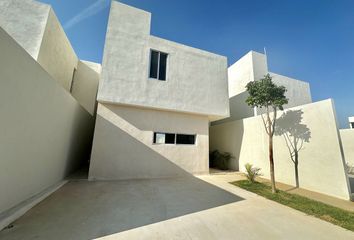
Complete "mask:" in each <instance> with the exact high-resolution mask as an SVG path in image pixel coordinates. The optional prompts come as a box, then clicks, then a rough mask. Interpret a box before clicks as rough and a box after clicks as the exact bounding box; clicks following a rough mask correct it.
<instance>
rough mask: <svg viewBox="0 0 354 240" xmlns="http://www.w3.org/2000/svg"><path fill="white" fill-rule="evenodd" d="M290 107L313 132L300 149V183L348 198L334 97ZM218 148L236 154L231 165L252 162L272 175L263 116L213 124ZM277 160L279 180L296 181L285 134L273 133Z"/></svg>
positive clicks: (212, 145)
mask: <svg viewBox="0 0 354 240" xmlns="http://www.w3.org/2000/svg"><path fill="white" fill-rule="evenodd" d="M290 110H291V111H297V110H300V111H302V114H300V115H301V116H300V119H301V124H304V125H305V126H306V127H307V128H308V129H309V130H310V132H311V137H310V139H309V142H308V143H307V142H305V143H304V145H303V149H302V150H300V151H299V182H300V187H301V188H304V189H308V190H312V191H316V192H320V193H324V194H327V195H331V196H334V197H338V198H342V199H346V200H348V199H349V191H350V190H349V185H348V177H347V175H346V173H345V168H344V159H343V157H342V152H341V147H340V141H339V132H338V128H337V123H336V117H335V113H334V108H333V103H332V101H331V100H325V101H321V102H316V103H312V104H307V105H304V106H300V107H295V108H291V109H290ZM279 116H281V113H280V114H279ZM291 119H292V120H289V122H286V123H285V125H288V127H290V126H291V123H290V121H293V120H294V118H293V117H292V118H291ZM215 149H218V150H220V151H227V152H230V153H232V154H233V155H234V156H235V159H234V161H233V162H232V164H231V167H232V168H234V169H239V170H240V171H245V169H244V165H245V164H246V163H247V162H249V163H252V164H253V165H254V166H256V167H260V168H261V169H262V174H264V175H263V176H264V177H265V178H269V160H268V136H267V134H266V133H265V130H264V126H263V123H262V120H261V116H257V117H251V118H247V119H243V120H238V121H231V122H227V123H223V124H219V125H215V126H212V127H211V128H210V150H211V151H212V150H215ZM274 161H275V177H276V180H277V181H279V182H283V183H286V184H290V185H295V176H294V164H293V163H292V161H291V158H290V154H289V151H288V148H287V146H286V143H285V140H284V137H283V136H275V137H274Z"/></svg>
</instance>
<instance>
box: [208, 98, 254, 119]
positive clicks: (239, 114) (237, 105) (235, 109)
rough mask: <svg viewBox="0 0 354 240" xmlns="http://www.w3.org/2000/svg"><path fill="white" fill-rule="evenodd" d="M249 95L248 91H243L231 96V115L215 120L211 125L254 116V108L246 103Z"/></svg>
mask: <svg viewBox="0 0 354 240" xmlns="http://www.w3.org/2000/svg"><path fill="white" fill-rule="evenodd" d="M248 96H249V94H248V93H247V92H242V93H239V94H237V95H234V96H232V97H230V99H229V100H230V117H227V118H224V119H221V120H218V121H214V122H212V123H211V125H217V124H220V123H224V122H230V121H234V120H240V119H243V118H248V117H253V116H254V115H255V111H254V108H252V107H250V106H248V105H247V104H246V99H247V97H248Z"/></svg>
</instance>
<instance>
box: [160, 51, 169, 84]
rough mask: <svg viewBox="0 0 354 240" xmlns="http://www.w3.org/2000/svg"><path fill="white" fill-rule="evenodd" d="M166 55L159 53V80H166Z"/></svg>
mask: <svg viewBox="0 0 354 240" xmlns="http://www.w3.org/2000/svg"><path fill="white" fill-rule="evenodd" d="M166 65H167V54H166V53H160V67H159V80H162V81H165V80H166Z"/></svg>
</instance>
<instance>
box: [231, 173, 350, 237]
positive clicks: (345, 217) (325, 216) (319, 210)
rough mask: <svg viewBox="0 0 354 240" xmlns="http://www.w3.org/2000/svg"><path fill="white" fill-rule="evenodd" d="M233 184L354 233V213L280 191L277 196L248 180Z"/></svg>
mask: <svg viewBox="0 0 354 240" xmlns="http://www.w3.org/2000/svg"><path fill="white" fill-rule="evenodd" d="M232 184H233V185H235V186H238V187H240V188H243V189H246V190H248V191H250V192H254V193H256V194H258V195H261V196H263V197H265V198H267V199H270V200H273V201H275V202H278V203H280V204H283V205H286V206H289V207H291V208H294V209H296V210H299V211H301V212H304V213H306V214H308V215H312V216H315V217H318V218H320V219H322V220H325V221H327V222H330V223H333V224H336V225H338V226H341V227H343V228H346V229H348V230H351V231H354V212H350V211H346V210H343V209H340V208H337V207H333V206H331V205H327V204H325V203H322V202H318V201H315V200H312V199H309V198H306V197H303V196H300V195H297V194H292V193H288V192H284V191H280V190H277V194H273V193H272V191H271V187H270V186H269V185H266V184H264V183H259V182H254V183H251V182H249V181H248V180H241V181H237V182H233V183H232Z"/></svg>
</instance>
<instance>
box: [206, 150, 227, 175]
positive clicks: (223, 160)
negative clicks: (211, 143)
mask: <svg viewBox="0 0 354 240" xmlns="http://www.w3.org/2000/svg"><path fill="white" fill-rule="evenodd" d="M232 158H233V156H232V155H231V153H228V152H219V151H218V150H215V151H213V152H211V153H210V155H209V166H210V167H211V168H217V169H220V170H228V169H229V164H230V160H231V159H232Z"/></svg>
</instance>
